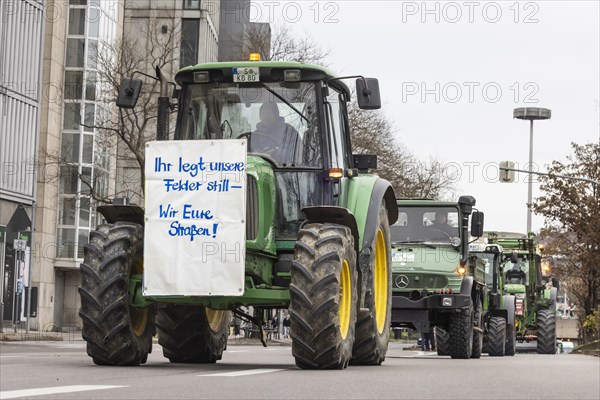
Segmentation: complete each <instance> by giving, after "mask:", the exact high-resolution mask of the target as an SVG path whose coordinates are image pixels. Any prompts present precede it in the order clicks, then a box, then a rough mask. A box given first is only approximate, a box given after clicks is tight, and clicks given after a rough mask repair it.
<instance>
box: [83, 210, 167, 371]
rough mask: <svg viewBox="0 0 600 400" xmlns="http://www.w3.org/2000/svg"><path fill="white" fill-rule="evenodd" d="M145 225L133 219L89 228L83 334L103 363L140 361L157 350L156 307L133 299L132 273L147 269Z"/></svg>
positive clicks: (95, 357)
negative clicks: (133, 303) (154, 342)
mask: <svg viewBox="0 0 600 400" xmlns="http://www.w3.org/2000/svg"><path fill="white" fill-rule="evenodd" d="M143 232H144V229H143V228H142V226H141V225H138V224H134V223H130V222H123V223H121V222H118V223H115V224H110V225H108V224H105V225H100V226H99V227H98V228H97V229H96V230H94V231H92V232H91V233H90V241H89V243H88V244H87V245H85V247H84V259H83V263H82V264H81V286H80V287H79V294H80V296H81V309H80V311H79V316H80V317H81V319H82V321H83V331H82V336H83V338H84V339H85V341H86V342H87V353H88V355H89V356H90V357H92V359H93V361H94V363H95V364H99V365H140V364H143V363H145V362H146V360H147V358H148V353H149V352H150V351H151V350H152V334H153V333H154V316H155V314H156V311H155V307H154V306H149V307H146V308H137V307H133V306H131V305H130V304H129V277H130V276H131V275H133V274H135V275H140V274H142V272H143V269H144V267H143V255H144V243H143Z"/></svg>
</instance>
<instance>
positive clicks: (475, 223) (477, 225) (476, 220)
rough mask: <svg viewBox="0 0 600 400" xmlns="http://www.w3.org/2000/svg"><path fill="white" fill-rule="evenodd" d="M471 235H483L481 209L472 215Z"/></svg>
mask: <svg viewBox="0 0 600 400" xmlns="http://www.w3.org/2000/svg"><path fill="white" fill-rule="evenodd" d="M471 236H473V237H481V236H483V213H482V212H481V211H475V212H474V213H473V215H471Z"/></svg>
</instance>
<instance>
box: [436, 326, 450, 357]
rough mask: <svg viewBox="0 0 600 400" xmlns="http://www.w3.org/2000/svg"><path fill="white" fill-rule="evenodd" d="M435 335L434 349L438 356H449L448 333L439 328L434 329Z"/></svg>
mask: <svg viewBox="0 0 600 400" xmlns="http://www.w3.org/2000/svg"><path fill="white" fill-rule="evenodd" d="M434 334H435V349H436V351H437V355H438V356H448V355H450V348H449V339H448V331H446V330H445V329H443V328H440V327H439V326H436V327H435V328H434Z"/></svg>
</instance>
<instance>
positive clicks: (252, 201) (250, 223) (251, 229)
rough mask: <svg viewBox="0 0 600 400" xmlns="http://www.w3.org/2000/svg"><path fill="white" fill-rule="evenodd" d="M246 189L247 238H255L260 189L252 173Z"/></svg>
mask: <svg viewBox="0 0 600 400" xmlns="http://www.w3.org/2000/svg"><path fill="white" fill-rule="evenodd" d="M246 190H247V192H248V193H247V196H246V240H255V239H256V236H257V235H258V190H257V188H256V181H255V180H254V178H253V177H252V176H250V175H248V182H247V184H246Z"/></svg>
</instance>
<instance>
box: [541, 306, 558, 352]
mask: <svg viewBox="0 0 600 400" xmlns="http://www.w3.org/2000/svg"><path fill="white" fill-rule="evenodd" d="M537 353H538V354H556V313H554V312H553V310H549V309H548V310H539V311H538V312H537Z"/></svg>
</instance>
